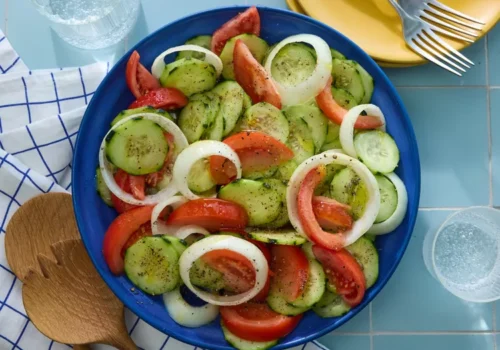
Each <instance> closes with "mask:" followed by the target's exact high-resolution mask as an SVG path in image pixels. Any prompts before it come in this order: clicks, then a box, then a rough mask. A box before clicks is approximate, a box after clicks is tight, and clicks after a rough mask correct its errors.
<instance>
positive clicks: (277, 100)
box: [233, 40, 281, 109]
mask: <svg viewBox="0 0 500 350" xmlns="http://www.w3.org/2000/svg"><path fill="white" fill-rule="evenodd" d="M233 63H234V76H235V78H236V81H237V82H238V84H240V85H241V87H242V88H243V90H245V92H246V93H247V94H248V95H249V96H250V98H251V99H252V102H253V103H259V102H267V103H270V104H272V105H273V106H274V107H276V108H278V109H281V97H280V94H279V92H278V89H277V88H276V85H274V82H273V80H272V79H271V77H270V76H269V74H267V72H266V70H265V69H264V67H262V66H261V65H260V63H259V62H258V61H257V60H256V59H255V57H253V55H252V53H251V52H250V49H249V48H248V47H247V46H246V45H245V43H244V42H243V41H241V40H236V44H235V46H234V51H233Z"/></svg>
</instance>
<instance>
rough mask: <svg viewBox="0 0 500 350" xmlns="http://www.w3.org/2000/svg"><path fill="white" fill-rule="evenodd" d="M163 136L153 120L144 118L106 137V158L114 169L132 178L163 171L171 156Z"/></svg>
mask: <svg viewBox="0 0 500 350" xmlns="http://www.w3.org/2000/svg"><path fill="white" fill-rule="evenodd" d="M163 133H164V130H163V129H162V128H161V127H160V126H159V125H158V124H156V123H154V122H152V121H151V120H148V119H143V118H141V117H137V118H134V119H132V120H129V121H127V122H125V123H124V124H122V125H120V126H118V127H117V128H116V129H114V131H113V132H110V133H109V134H108V136H107V137H106V156H107V157H108V160H109V161H110V162H111V163H113V165H115V166H117V167H118V168H120V169H123V170H125V171H126V172H127V173H129V174H132V175H146V174H150V173H154V172H156V171H159V170H160V169H161V168H162V167H163V164H164V163H165V157H166V156H167V152H168V143H167V140H165V136H164V135H163Z"/></svg>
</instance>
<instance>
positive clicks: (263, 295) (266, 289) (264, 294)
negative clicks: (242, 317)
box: [249, 239, 273, 302]
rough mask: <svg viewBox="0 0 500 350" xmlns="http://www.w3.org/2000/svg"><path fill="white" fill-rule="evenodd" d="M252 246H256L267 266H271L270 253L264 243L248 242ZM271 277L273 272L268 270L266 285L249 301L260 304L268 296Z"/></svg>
mask: <svg viewBox="0 0 500 350" xmlns="http://www.w3.org/2000/svg"><path fill="white" fill-rule="evenodd" d="M249 241H250V242H252V243H253V244H255V245H256V246H257V248H259V249H260V251H261V252H262V254H264V256H265V257H266V260H267V264H268V265H269V266H271V252H270V251H269V248H268V247H267V245H266V244H265V243H262V242H259V241H254V240H252V239H250V240H249ZM272 275H273V272H272V271H271V270H269V276H267V281H266V284H265V285H264V288H262V289H261V291H260V292H259V293H258V294H257V295H256V296H254V297H253V299H252V300H251V301H255V302H262V301H265V300H266V298H267V296H268V294H269V289H270V288H271V276H272Z"/></svg>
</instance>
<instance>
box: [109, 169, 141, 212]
mask: <svg viewBox="0 0 500 350" xmlns="http://www.w3.org/2000/svg"><path fill="white" fill-rule="evenodd" d="M114 178H115V182H116V184H117V185H118V187H120V188H121V189H122V190H123V191H125V192H127V193H132V190H131V188H130V181H129V174H127V173H126V172H125V171H123V170H121V169H118V171H117V172H116V173H115V175H114ZM111 202H113V207H114V208H115V210H116V211H117V212H118V213H124V212H126V211H128V210H130V209H134V208H137V207H138V206H137V205H133V204H129V203H126V202H124V201H122V200H121V199H120V198H118V197H117V196H115V195H114V194H113V193H111Z"/></svg>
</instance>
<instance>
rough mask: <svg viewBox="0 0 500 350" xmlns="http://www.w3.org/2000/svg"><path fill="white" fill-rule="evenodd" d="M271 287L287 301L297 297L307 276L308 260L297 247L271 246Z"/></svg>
mask: <svg viewBox="0 0 500 350" xmlns="http://www.w3.org/2000/svg"><path fill="white" fill-rule="evenodd" d="M271 256H272V261H271V270H272V271H273V274H274V275H273V278H272V282H271V285H272V288H273V290H276V291H277V293H279V294H280V295H281V296H282V297H284V298H285V299H286V300H287V301H289V302H292V301H294V300H295V299H297V298H298V297H299V296H300V295H301V294H302V292H303V291H304V288H305V286H306V283H307V279H308V278H309V262H308V261H307V257H306V255H305V254H304V252H303V251H302V249H300V248H299V247H295V246H288V245H276V244H275V245H273V246H272V247H271Z"/></svg>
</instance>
